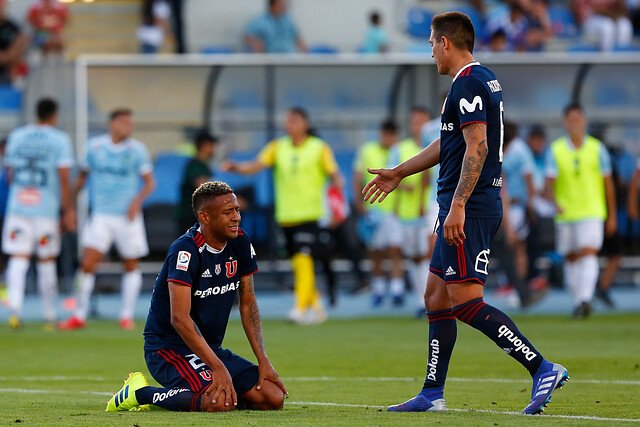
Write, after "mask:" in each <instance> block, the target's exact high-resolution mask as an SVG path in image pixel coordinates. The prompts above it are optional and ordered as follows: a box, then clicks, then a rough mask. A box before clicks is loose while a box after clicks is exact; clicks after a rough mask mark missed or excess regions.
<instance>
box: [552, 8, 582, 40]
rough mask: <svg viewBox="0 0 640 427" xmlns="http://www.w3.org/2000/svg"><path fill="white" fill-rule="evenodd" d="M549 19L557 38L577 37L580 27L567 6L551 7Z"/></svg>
mask: <svg viewBox="0 0 640 427" xmlns="http://www.w3.org/2000/svg"><path fill="white" fill-rule="evenodd" d="M549 18H550V19H551V27H552V28H553V32H554V34H555V35H556V36H557V37H575V36H576V35H578V26H577V25H576V20H575V19H574V17H573V15H572V14H571V11H570V10H569V9H568V8H567V7H566V6H561V5H559V4H554V5H551V6H549Z"/></svg>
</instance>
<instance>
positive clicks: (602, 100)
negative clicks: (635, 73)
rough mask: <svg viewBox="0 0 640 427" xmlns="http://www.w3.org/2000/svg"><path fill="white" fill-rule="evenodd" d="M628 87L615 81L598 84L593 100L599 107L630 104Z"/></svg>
mask: <svg viewBox="0 0 640 427" xmlns="http://www.w3.org/2000/svg"><path fill="white" fill-rule="evenodd" d="M629 89H630V88H628V87H625V86H622V85H619V84H616V83H615V82H610V83H604V84H599V85H598V86H597V87H596V90H595V96H594V101H595V103H596V105H598V106H601V107H605V106H606V107H615V106H618V107H621V106H626V105H629V104H631V102H630V101H631V98H630V96H629Z"/></svg>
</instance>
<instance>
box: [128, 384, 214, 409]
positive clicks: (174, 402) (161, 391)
mask: <svg viewBox="0 0 640 427" xmlns="http://www.w3.org/2000/svg"><path fill="white" fill-rule="evenodd" d="M201 398H202V395H200V394H196V393H194V392H192V391H191V390H189V389H186V388H161V387H149V386H147V387H142V388H140V389H138V390H136V400H137V401H138V403H139V404H140V405H145V404H147V403H151V404H153V405H156V406H159V407H161V408H164V409H168V410H170V411H183V412H189V411H191V412H194V411H199V410H200V399H201Z"/></svg>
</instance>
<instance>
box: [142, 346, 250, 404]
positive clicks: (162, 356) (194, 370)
mask: <svg viewBox="0 0 640 427" xmlns="http://www.w3.org/2000/svg"><path fill="white" fill-rule="evenodd" d="M214 352H215V353H216V356H218V358H219V359H220V360H221V361H222V363H224V366H225V367H226V368H227V371H229V375H230V376H231V380H232V381H233V388H234V389H235V391H236V394H237V395H238V398H242V397H243V396H244V395H246V394H247V393H248V392H249V391H250V390H251V389H252V388H253V386H254V385H256V384H257V383H258V367H257V366H256V365H254V364H253V363H251V362H249V361H248V360H246V359H244V358H242V357H240V356H238V355H237V354H234V353H233V352H231V351H229V350H224V349H222V348H220V349H218V350H214ZM144 358H145V361H146V362H147V368H148V369H149V372H150V373H151V375H152V376H153V378H154V379H155V380H156V381H158V382H159V383H160V384H161V385H162V386H163V387H166V388H188V389H189V390H191V391H193V392H194V393H198V394H200V393H204V392H205V391H206V390H207V388H208V387H209V385H210V384H211V379H212V376H211V369H210V368H209V367H208V366H207V365H205V364H204V362H202V361H201V360H200V358H199V357H198V356H196V355H195V354H194V353H193V351H192V350H191V349H189V348H188V347H185V348H182V349H176V348H172V349H163V350H145V351H144ZM238 403H240V402H238Z"/></svg>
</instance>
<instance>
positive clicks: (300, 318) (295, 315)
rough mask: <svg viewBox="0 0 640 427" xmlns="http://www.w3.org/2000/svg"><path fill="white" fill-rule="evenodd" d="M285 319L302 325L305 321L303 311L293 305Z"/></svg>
mask: <svg viewBox="0 0 640 427" xmlns="http://www.w3.org/2000/svg"><path fill="white" fill-rule="evenodd" d="M287 319H288V320H289V322H292V323H296V324H298V325H303V324H304V323H305V312H304V311H302V310H300V309H298V308H295V307H294V308H292V309H291V311H289V314H288V315H287Z"/></svg>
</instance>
